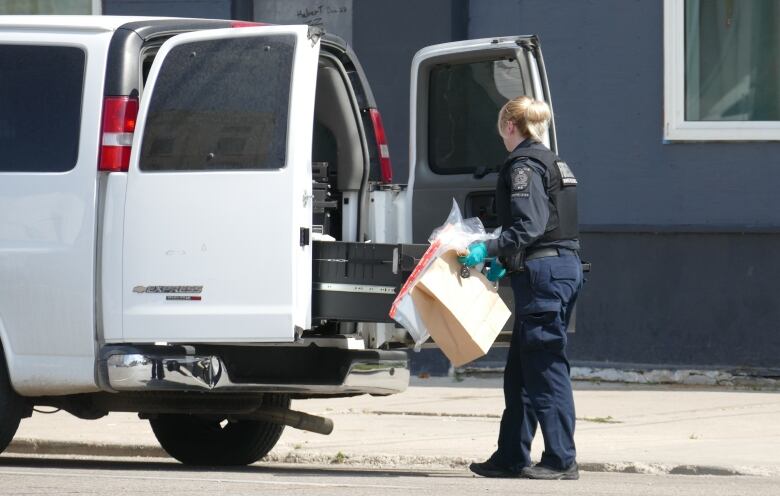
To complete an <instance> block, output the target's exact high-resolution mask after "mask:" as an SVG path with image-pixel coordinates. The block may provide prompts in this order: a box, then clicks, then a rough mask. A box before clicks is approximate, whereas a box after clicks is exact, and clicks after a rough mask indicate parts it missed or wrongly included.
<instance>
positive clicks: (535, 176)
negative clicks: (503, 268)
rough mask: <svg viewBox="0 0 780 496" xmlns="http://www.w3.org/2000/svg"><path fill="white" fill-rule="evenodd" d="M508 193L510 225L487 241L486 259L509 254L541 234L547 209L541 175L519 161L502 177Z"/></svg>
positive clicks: (525, 163)
mask: <svg viewBox="0 0 780 496" xmlns="http://www.w3.org/2000/svg"><path fill="white" fill-rule="evenodd" d="M503 179H504V180H505V181H507V186H508V187H509V188H508V189H509V190H510V191H511V198H510V200H509V202H510V208H511V214H512V226H511V227H510V228H509V229H504V230H503V231H502V232H501V235H500V236H499V237H498V238H497V239H493V240H490V241H488V243H487V249H488V256H500V255H512V254H514V253H517V252H518V251H520V250H522V249H524V248H525V247H526V246H528V245H530V244H531V243H533V242H534V240H536V238H538V237H539V236H541V235H542V234H544V229H545V228H546V227H547V220H548V219H549V217H550V209H549V206H548V205H549V204H548V198H547V191H546V190H545V188H544V182H543V181H542V176H541V174H540V173H539V171H538V170H537V169H535V168H534V167H531V166H530V165H528V162H526V161H525V160H521V161H518V162H517V163H516V164H514V165H513V166H512V167H511V168H510V169H509V171H508V173H507V175H506V176H505V177H504V178H503Z"/></svg>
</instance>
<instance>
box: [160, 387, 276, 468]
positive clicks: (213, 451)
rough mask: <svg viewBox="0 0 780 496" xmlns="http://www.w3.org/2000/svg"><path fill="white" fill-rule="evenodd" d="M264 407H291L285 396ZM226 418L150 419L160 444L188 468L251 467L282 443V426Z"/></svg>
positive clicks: (271, 397)
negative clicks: (229, 420) (232, 420)
mask: <svg viewBox="0 0 780 496" xmlns="http://www.w3.org/2000/svg"><path fill="white" fill-rule="evenodd" d="M262 404H263V405H269V406H277V407H282V408H289V407H290V397H289V396H288V395H286V394H265V395H263V401H262ZM224 420H225V418H224V417H219V416H202V415H179V414H170V415H159V416H157V417H156V418H153V419H150V420H149V423H150V424H151V426H152V431H154V435H155V437H157V441H159V442H160V445H161V446H162V447H163V449H164V450H165V451H166V452H167V453H168V454H169V455H171V456H172V457H173V458H175V459H177V460H179V461H180V462H182V463H184V464H185V465H199V466H223V467H224V466H236V465H250V464H252V463H254V462H256V461H257V460H259V459H261V458H263V457H264V456H265V455H267V454H268V452H270V451H271V450H272V449H273V447H274V446H275V445H276V442H277V441H279V438H280V437H281V435H282V431H283V430H284V426H283V425H279V424H272V423H269V422H261V421H255V420H239V421H237V422H228V423H227V424H225V425H224V426H223V425H222V424H223V421H224Z"/></svg>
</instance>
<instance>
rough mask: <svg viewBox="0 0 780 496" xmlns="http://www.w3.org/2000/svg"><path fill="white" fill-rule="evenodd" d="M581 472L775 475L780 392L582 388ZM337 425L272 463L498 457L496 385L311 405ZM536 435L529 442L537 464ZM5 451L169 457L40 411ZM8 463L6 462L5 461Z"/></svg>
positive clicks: (139, 432) (130, 418)
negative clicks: (534, 438) (332, 430)
mask: <svg viewBox="0 0 780 496" xmlns="http://www.w3.org/2000/svg"><path fill="white" fill-rule="evenodd" d="M575 402H576V405H577V418H578V424H577V433H576V441H577V448H578V461H579V462H580V465H581V467H582V468H583V469H584V470H593V471H624V472H648V473H685V474H698V473H701V474H724V475H729V474H735V475H736V474H750V475H775V476H777V475H780V449H778V447H780V393H778V392H757V391H737V390H733V389H723V388H717V389H716V388H711V389H702V388H699V389H694V388H690V387H679V386H678V387H668V386H665V387H654V386H636V385H632V386H624V385H620V384H610V385H593V384H590V383H582V382H576V383H575ZM293 408H295V409H298V410H302V411H306V412H309V413H313V414H317V415H324V416H328V417H330V418H332V419H333V420H334V422H335V426H336V427H335V430H334V432H333V434H331V435H330V436H321V435H318V434H313V433H309V432H303V431H298V430H294V429H290V428H288V429H286V430H285V433H284V435H283V436H282V439H281V440H280V442H279V444H278V445H277V446H276V448H275V449H274V450H273V452H272V453H271V455H269V457H268V459H269V460H271V461H275V462H287V463H299V462H305V463H318V464H322V463H343V464H351V465H368V466H372V467H383V468H400V467H405V468H408V467H418V468H422V467H424V468H431V469H434V468H454V469H464V470H465V467H466V466H467V464H468V463H469V462H470V461H472V460H483V459H484V458H486V457H487V456H488V455H490V453H491V452H492V451H493V449H494V448H495V442H496V436H497V433H498V425H499V418H500V414H501V411H502V409H503V395H502V391H501V380H500V379H475V378H469V379H466V380H465V381H463V382H456V381H455V380H454V379H450V378H436V379H414V380H413V382H412V387H410V388H409V390H407V391H406V392H405V393H403V394H399V395H395V396H390V397H384V398H373V397H370V396H360V397H356V398H341V399H321V400H305V401H297V402H294V403H293ZM541 449H542V440H541V436H539V438H538V439H537V442H535V444H534V452H535V456H536V458H537V459H538V457H539V455H540V453H541ZM6 453H9V454H11V453H41V454H73V455H96V456H165V455H164V452H163V451H162V450H161V449H160V448H159V446H158V444H157V442H156V440H155V438H154V435H153V434H152V432H151V429H150V428H149V425H148V423H147V422H146V421H142V420H139V419H138V418H137V416H136V415H134V414H117V413H112V414H110V415H109V416H107V417H104V418H103V419H100V420H97V421H87V420H79V419H77V418H75V417H72V416H70V415H69V414H66V413H56V414H53V415H44V414H39V413H35V414H34V415H33V417H32V418H30V419H26V420H24V421H23V422H22V425H21V426H20V428H19V431H18V432H17V434H16V438H15V439H14V442H13V443H12V444H11V446H10V447H9V448H8V450H7V451H6ZM6 456H7V455H6Z"/></svg>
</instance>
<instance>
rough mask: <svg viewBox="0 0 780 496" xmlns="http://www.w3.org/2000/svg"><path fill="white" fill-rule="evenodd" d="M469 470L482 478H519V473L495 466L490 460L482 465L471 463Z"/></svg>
mask: <svg viewBox="0 0 780 496" xmlns="http://www.w3.org/2000/svg"><path fill="white" fill-rule="evenodd" d="M469 470H471V471H472V472H474V473H475V474H477V475H481V476H482V477H493V478H501V479H511V478H515V477H520V472H518V471H514V470H509V469H508V468H506V467H502V466H500V465H496V464H495V463H493V462H492V461H490V460H487V461H484V462H482V463H479V462H472V463H471V465H469Z"/></svg>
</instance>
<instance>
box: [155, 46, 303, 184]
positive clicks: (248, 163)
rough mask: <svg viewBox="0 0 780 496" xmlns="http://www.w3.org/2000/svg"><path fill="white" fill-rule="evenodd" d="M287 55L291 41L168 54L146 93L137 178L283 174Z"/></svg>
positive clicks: (188, 48)
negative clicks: (146, 175)
mask: <svg viewBox="0 0 780 496" xmlns="http://www.w3.org/2000/svg"><path fill="white" fill-rule="evenodd" d="M294 51H295V36H293V35H276V36H255V37H250V38H238V39H227V40H211V41H201V42H193V43H187V44H184V45H179V46H177V47H175V48H173V49H172V50H171V51H170V53H168V55H167V56H166V57H165V60H164V61H163V65H162V67H161V70H160V73H159V75H158V77H157V80H156V82H155V83H154V88H153V89H152V99H151V102H150V105H149V114H148V117H147V119H146V128H145V131H144V135H143V140H142V143H141V157H140V168H141V170H143V171H203V170H246V169H253V170H257V169H280V168H282V167H284V164H285V156H286V150H287V114H288V106H289V100H290V82H291V77H292V62H293V55H294Z"/></svg>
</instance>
